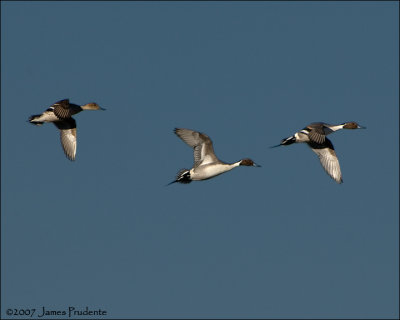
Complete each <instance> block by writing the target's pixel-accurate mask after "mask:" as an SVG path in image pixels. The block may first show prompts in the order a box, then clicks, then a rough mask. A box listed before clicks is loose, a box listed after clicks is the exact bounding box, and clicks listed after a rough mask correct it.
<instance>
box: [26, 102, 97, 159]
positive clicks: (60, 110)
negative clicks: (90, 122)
mask: <svg viewBox="0 0 400 320" xmlns="http://www.w3.org/2000/svg"><path fill="white" fill-rule="evenodd" d="M83 110H105V109H104V108H101V107H99V105H98V104H97V103H94V102H91V103H88V104H85V105H83V106H79V105H77V104H73V103H69V99H64V100H60V101H58V102H56V103H54V104H53V105H51V106H50V107H49V108H48V109H47V110H46V111H45V112H43V113H42V114H37V115H33V116H31V117H30V118H29V122H30V123H32V124H35V125H38V126H40V125H42V124H43V123H44V122H52V123H54V125H55V126H56V127H57V128H58V129H59V130H60V139H61V145H62V147H63V149H64V153H65V155H66V156H67V158H68V159H69V160H71V161H73V160H75V155H76V122H75V119H74V118H72V115H74V114H77V113H79V112H81V111H83Z"/></svg>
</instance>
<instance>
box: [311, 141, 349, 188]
mask: <svg viewBox="0 0 400 320" xmlns="http://www.w3.org/2000/svg"><path fill="white" fill-rule="evenodd" d="M308 145H309V146H310V147H311V149H312V151H314V152H315V153H316V154H317V155H318V158H319V161H320V162H321V165H322V167H323V168H324V170H325V171H326V173H327V174H329V175H330V176H331V177H332V179H334V180H335V181H336V182H337V183H342V182H343V179H342V173H341V171H340V165H339V160H338V158H337V156H336V152H335V149H334V147H333V145H332V142H331V141H330V140H329V139H328V138H325V143H324V144H323V145H320V144H316V143H309V144H308Z"/></svg>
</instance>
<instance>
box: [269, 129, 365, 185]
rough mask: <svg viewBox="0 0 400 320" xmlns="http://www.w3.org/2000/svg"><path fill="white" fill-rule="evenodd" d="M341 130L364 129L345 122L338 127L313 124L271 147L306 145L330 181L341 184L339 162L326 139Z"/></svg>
mask: <svg viewBox="0 0 400 320" xmlns="http://www.w3.org/2000/svg"><path fill="white" fill-rule="evenodd" d="M341 129H365V127H363V126H360V125H359V124H358V123H357V122H345V123H342V124H338V125H331V124H327V123H324V122H313V123H311V124H309V125H308V126H306V127H305V128H304V129H302V130H300V131H299V132H296V133H295V134H294V135H293V136H291V137H289V138H286V139H283V140H282V141H281V143H280V144H278V145H276V146H273V147H272V148H274V147H279V146H287V145H290V144H292V143H302V142H305V143H307V145H308V146H310V148H311V150H312V151H314V152H315V153H316V154H317V155H318V158H319V160H320V162H321V164H322V167H323V168H324V169H325V172H326V173H327V174H329V175H330V176H331V177H332V179H334V180H335V181H336V182H337V183H342V182H343V179H342V173H341V171H340V165H339V160H338V158H337V156H336V152H335V148H334V147H333V144H332V142H331V141H330V140H329V139H328V138H326V136H327V135H328V134H331V133H332V132H335V131H337V130H341Z"/></svg>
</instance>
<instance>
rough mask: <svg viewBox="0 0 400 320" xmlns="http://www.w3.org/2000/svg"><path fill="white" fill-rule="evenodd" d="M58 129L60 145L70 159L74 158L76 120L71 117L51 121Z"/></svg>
mask: <svg viewBox="0 0 400 320" xmlns="http://www.w3.org/2000/svg"><path fill="white" fill-rule="evenodd" d="M53 123H54V125H55V126H56V127H57V128H58V129H59V130H60V140H61V145H62V147H63V149H64V153H65V155H66V156H67V158H68V159H69V160H71V161H74V160H75V155H76V122H75V119H73V118H68V119H65V120H61V121H56V122H53Z"/></svg>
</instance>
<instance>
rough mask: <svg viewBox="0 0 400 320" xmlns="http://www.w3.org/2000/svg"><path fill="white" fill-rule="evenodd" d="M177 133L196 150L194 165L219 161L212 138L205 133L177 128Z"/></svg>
mask: <svg viewBox="0 0 400 320" xmlns="http://www.w3.org/2000/svg"><path fill="white" fill-rule="evenodd" d="M174 132H175V134H176V135H177V136H178V137H179V138H181V139H182V140H183V141H184V142H185V143H186V144H187V145H189V146H190V147H192V148H193V150H194V152H193V153H194V154H193V155H194V167H198V166H199V165H203V164H207V163H212V162H216V161H218V158H217V157H216V156H215V153H214V148H213V144H212V141H211V139H210V138H209V137H208V136H207V135H206V134H204V133H201V132H197V131H193V130H189V129H182V128H175V130H174Z"/></svg>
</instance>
